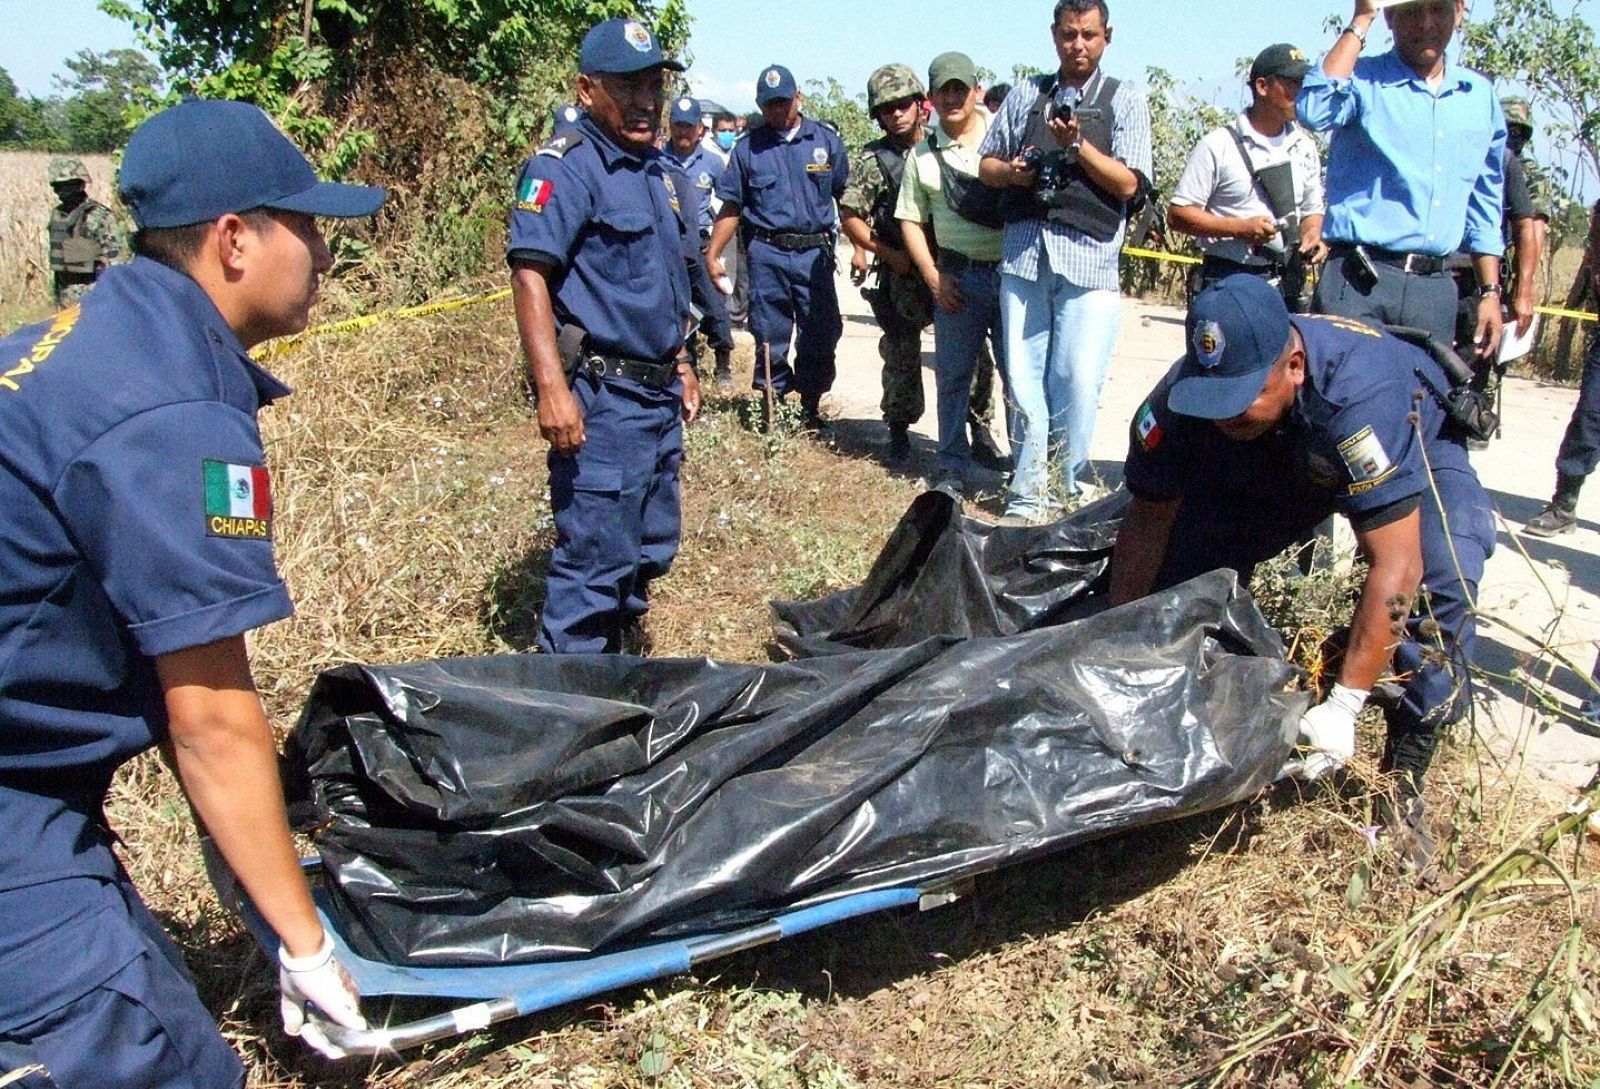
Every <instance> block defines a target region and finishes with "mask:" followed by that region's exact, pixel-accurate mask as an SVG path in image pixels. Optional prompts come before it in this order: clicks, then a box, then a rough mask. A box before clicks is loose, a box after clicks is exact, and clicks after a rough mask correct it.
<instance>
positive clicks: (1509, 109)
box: [1500, 96, 1533, 132]
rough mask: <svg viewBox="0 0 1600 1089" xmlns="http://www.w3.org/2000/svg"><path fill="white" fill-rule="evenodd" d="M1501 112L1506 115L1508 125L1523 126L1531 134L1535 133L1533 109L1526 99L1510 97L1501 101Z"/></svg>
mask: <svg viewBox="0 0 1600 1089" xmlns="http://www.w3.org/2000/svg"><path fill="white" fill-rule="evenodd" d="M1500 110H1501V112H1502V113H1504V114H1505V115H1506V125H1507V126H1508V127H1509V126H1511V125H1521V126H1522V127H1523V128H1525V129H1527V130H1528V131H1529V132H1532V131H1533V107H1532V106H1530V105H1529V104H1528V100H1527V99H1526V98H1519V97H1516V96H1510V97H1507V98H1502V99H1501V100H1500Z"/></svg>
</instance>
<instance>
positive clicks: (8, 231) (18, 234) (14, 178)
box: [0, 151, 116, 328]
mask: <svg viewBox="0 0 1600 1089" xmlns="http://www.w3.org/2000/svg"><path fill="white" fill-rule="evenodd" d="M78 158H80V159H82V160H83V165H84V166H86V167H88V168H89V177H90V181H89V193H90V195H91V196H93V197H94V198H95V199H96V200H98V201H100V202H101V203H102V204H109V205H113V206H114V205H115V200H116V197H115V192H116V187H115V185H114V184H113V183H114V180H115V179H114V176H113V174H112V170H111V157H110V156H109V155H80V156H78ZM50 159H51V155H50V153H49V152H44V151H0V328H9V327H10V326H12V325H14V324H16V323H17V322H18V321H23V320H27V319H30V318H34V317H42V316H43V315H44V314H45V313H47V312H48V310H49V306H50V266H49V264H48V262H47V260H46V257H45V245H46V239H45V234H46V228H47V227H48V226H49V223H50V209H51V208H53V207H55V194H54V193H53V192H52V191H51V189H50V186H49V184H48V183H47V182H46V181H45V168H46V167H47V166H48V165H49V163H50Z"/></svg>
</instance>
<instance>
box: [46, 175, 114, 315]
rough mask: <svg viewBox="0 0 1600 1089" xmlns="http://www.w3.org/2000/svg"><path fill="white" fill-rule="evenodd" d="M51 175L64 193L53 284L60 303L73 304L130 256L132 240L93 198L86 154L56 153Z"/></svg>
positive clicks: (56, 217)
mask: <svg viewBox="0 0 1600 1089" xmlns="http://www.w3.org/2000/svg"><path fill="white" fill-rule="evenodd" d="M49 181H50V186H51V188H53V189H54V190H55V191H56V196H57V197H58V198H59V203H58V204H57V206H56V207H55V209H54V210H53V211H52V212H51V214H50V227H49V238H48V245H47V249H46V257H47V258H48V261H49V266H50V274H51V289H52V293H53V295H54V297H55V302H56V305H57V306H63V307H64V306H71V305H72V304H73V303H76V302H78V301H80V300H81V299H82V298H83V297H84V296H85V295H87V294H88V293H89V288H91V287H93V286H94V282H95V280H97V279H98V278H99V277H100V273H102V272H104V271H105V269H106V268H107V267H108V266H110V265H114V264H116V263H117V262H119V261H125V260H127V258H128V250H127V243H126V239H125V237H124V235H123V231H122V225H121V224H120V223H118V222H117V217H116V214H115V213H113V212H112V211H111V209H109V208H107V207H106V206H105V205H103V204H101V203H99V202H98V201H95V200H91V199H90V198H89V196H88V193H87V186H88V184H89V171H88V170H86V169H85V168H84V165H83V163H82V162H81V161H80V160H78V159H70V158H66V157H63V156H60V155H58V156H56V157H55V158H53V159H51V160H50V167H49Z"/></svg>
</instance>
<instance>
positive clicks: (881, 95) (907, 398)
mask: <svg viewBox="0 0 1600 1089" xmlns="http://www.w3.org/2000/svg"><path fill="white" fill-rule="evenodd" d="M923 94H924V91H923V88H922V81H921V80H919V79H918V78H917V76H916V73H914V72H912V71H911V69H909V68H907V67H906V66H905V65H903V64H886V65H884V66H883V67H882V68H879V69H878V70H877V71H875V72H873V73H872V75H871V77H870V78H869V79H868V80H867V112H868V113H874V112H875V111H876V110H877V109H878V107H879V106H881V105H883V104H884V103H887V102H894V101H896V100H898V99H903V98H909V97H912V96H914V95H915V96H918V97H920V96H922V95H923ZM909 152H910V149H909V148H899V147H896V146H895V145H894V142H893V141H892V140H890V138H889V137H888V136H887V135H885V136H881V137H879V138H878V139H876V140H874V141H872V142H871V143H870V144H868V145H867V146H866V147H864V148H862V149H861V151H859V152H857V154H856V157H855V159H854V160H853V161H852V162H851V163H850V181H849V184H848V185H847V186H846V188H845V191H844V196H843V197H841V198H840V200H839V205H840V206H841V207H843V208H849V209H851V210H852V211H854V212H856V213H857V214H859V215H860V216H861V218H863V219H865V220H866V221H867V222H868V223H869V224H871V226H872V234H873V236H874V237H875V238H877V239H878V240H880V241H882V242H885V243H887V244H888V245H891V246H893V247H895V248H896V249H902V250H903V249H905V243H904V241H903V239H902V236H901V234H900V224H899V221H898V220H896V219H895V218H894V203H895V197H896V196H897V195H898V194H899V192H900V179H899V176H898V174H897V175H896V176H894V177H890V176H888V175H886V173H885V171H884V163H883V160H884V159H885V158H891V157H897V158H898V159H899V161H900V163H901V164H902V166H903V164H904V162H905V158H906V156H907V155H908V154H909ZM872 275H873V276H874V278H875V280H876V283H875V285H874V286H872V287H865V288H863V289H862V292H861V293H862V295H863V296H865V297H866V299H867V301H868V302H870V303H871V304H872V313H873V316H874V317H876V318H877V319H878V327H879V329H881V330H882V336H880V337H879V338H878V354H879V355H880V356H882V357H883V403H882V409H883V418H884V420H885V421H886V422H887V423H888V424H889V425H890V426H891V427H893V426H895V425H901V426H908V425H910V424H913V423H915V422H916V421H917V420H919V419H921V417H922V413H923V408H924V404H923V397H922V330H923V329H925V328H926V327H927V326H928V325H929V324H931V323H932V322H933V296H932V295H931V294H929V292H928V287H927V285H926V284H924V283H923V282H922V277H921V276H919V275H917V273H916V271H915V270H913V271H911V272H910V273H908V274H907V275H905V276H899V275H896V274H895V273H894V272H892V271H890V269H889V266H888V265H887V264H886V263H884V262H883V261H879V260H874V261H873V268H872Z"/></svg>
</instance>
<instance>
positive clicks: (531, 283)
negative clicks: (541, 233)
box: [511, 264, 584, 454]
mask: <svg viewBox="0 0 1600 1089" xmlns="http://www.w3.org/2000/svg"><path fill="white" fill-rule="evenodd" d="M550 271H551V270H550V269H549V268H548V267H547V266H545V265H539V264H518V265H517V266H516V267H515V268H513V269H512V272H511V301H512V304H513V306H514V308H515V310H516V315H517V336H518V337H519V338H520V339H521V341H522V355H523V359H524V361H525V363H526V366H527V373H528V381H529V382H530V383H532V385H533V389H534V391H535V393H536V394H537V395H538V399H539V433H540V434H542V435H543V436H544V437H545V438H546V439H547V440H549V442H550V445H551V446H553V447H555V449H556V451H557V452H558V453H562V454H575V453H577V452H578V449H579V448H580V447H581V446H583V440H584V433H583V413H582V412H581V411H579V409H578V401H577V399H576V398H575V397H573V396H572V389H571V387H570V386H568V385H567V376H566V374H565V373H564V372H563V371H562V369H561V352H560V350H559V349H558V348H557V347H556V316H555V308H554V307H553V306H552V305H551V303H550V284H549V281H548V279H547V278H548V276H549V275H550Z"/></svg>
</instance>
